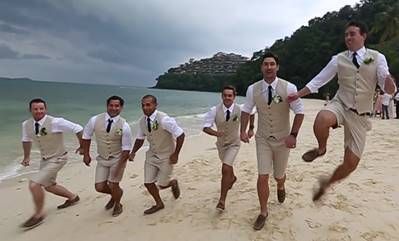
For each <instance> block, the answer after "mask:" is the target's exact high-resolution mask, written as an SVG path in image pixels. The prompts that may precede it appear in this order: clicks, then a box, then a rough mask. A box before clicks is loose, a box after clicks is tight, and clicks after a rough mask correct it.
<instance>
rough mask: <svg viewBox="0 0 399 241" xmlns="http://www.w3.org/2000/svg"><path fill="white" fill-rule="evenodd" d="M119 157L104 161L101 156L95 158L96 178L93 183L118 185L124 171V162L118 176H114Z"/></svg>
mask: <svg viewBox="0 0 399 241" xmlns="http://www.w3.org/2000/svg"><path fill="white" fill-rule="evenodd" d="M119 159H120V157H119V156H118V157H111V158H110V159H108V160H107V159H104V158H102V157H101V156H97V157H96V160H97V166H96V178H95V183H101V182H105V181H108V182H114V183H119V182H120V181H121V180H122V177H123V173H124V171H125V167H126V162H125V164H124V166H123V168H122V170H120V172H119V173H118V174H115V172H116V168H117V166H118V162H119Z"/></svg>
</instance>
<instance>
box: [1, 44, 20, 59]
mask: <svg viewBox="0 0 399 241" xmlns="http://www.w3.org/2000/svg"><path fill="white" fill-rule="evenodd" d="M18 57H19V54H18V52H17V51H14V50H12V49H11V48H10V47H8V46H7V45H5V44H0V59H17V58H18Z"/></svg>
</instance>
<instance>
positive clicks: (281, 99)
mask: <svg viewBox="0 0 399 241" xmlns="http://www.w3.org/2000/svg"><path fill="white" fill-rule="evenodd" d="M282 101H283V98H282V97H281V96H279V95H278V94H276V95H275V96H273V102H274V103H276V104H278V103H280V102H282Z"/></svg>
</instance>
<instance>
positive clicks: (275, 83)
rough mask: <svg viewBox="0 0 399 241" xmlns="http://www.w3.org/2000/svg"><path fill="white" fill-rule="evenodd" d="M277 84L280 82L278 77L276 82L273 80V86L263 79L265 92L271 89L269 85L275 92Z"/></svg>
mask: <svg viewBox="0 0 399 241" xmlns="http://www.w3.org/2000/svg"><path fill="white" fill-rule="evenodd" d="M277 82H278V78H277V77H276V78H275V79H274V80H273V82H272V83H271V84H269V83H267V82H266V81H265V80H264V79H263V81H262V83H263V84H262V87H263V88H262V89H263V90H264V91H266V90H267V88H269V85H271V86H272V89H273V90H275V89H276V86H277Z"/></svg>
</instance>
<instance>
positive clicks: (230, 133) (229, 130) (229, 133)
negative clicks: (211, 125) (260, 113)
mask: <svg viewBox="0 0 399 241" xmlns="http://www.w3.org/2000/svg"><path fill="white" fill-rule="evenodd" d="M240 118H241V109H240V107H239V106H238V105H237V104H234V109H233V111H232V113H230V119H229V121H226V116H225V113H224V111H223V103H222V104H220V105H218V106H216V117H215V123H216V128H217V130H218V131H222V132H223V133H224V135H223V136H221V137H218V138H217V142H216V144H217V145H218V146H219V145H221V146H226V145H230V144H238V145H239V144H240V136H239V129H240Z"/></svg>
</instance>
